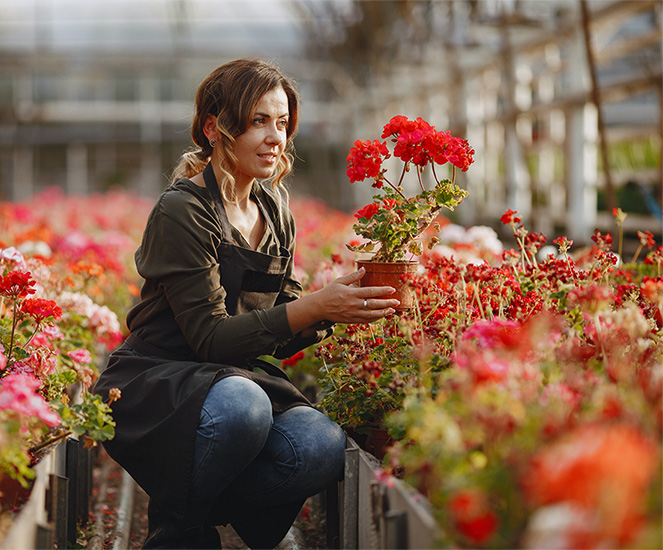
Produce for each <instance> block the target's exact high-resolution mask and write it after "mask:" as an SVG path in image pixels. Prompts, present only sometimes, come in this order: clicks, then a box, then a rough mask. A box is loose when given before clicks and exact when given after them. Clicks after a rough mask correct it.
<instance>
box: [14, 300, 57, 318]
mask: <svg viewBox="0 0 663 550" xmlns="http://www.w3.org/2000/svg"><path fill="white" fill-rule="evenodd" d="M21 311H22V312H23V313H26V314H28V315H30V316H31V317H32V318H33V319H34V320H35V321H37V324H39V323H41V322H42V321H43V320H44V319H47V318H48V317H53V318H54V319H59V318H60V317H62V308H61V307H60V306H59V305H57V304H56V303H55V302H54V301H53V300H44V299H43V298H26V300H25V301H24V302H23V305H22V306H21Z"/></svg>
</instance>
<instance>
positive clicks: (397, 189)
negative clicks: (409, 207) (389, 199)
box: [383, 172, 406, 198]
mask: <svg viewBox="0 0 663 550" xmlns="http://www.w3.org/2000/svg"><path fill="white" fill-rule="evenodd" d="M404 173H405V172H403V174H404ZM383 179H384V181H386V182H387V183H388V184H389V187H391V188H392V189H393V190H394V191H396V193H398V194H399V195H400V196H401V197H403V198H406V197H405V195H404V194H403V192H402V191H401V190H400V184H401V182H402V181H403V177H402V176H401V179H400V181H399V182H398V185H399V187H396V186H395V185H394V184H393V183H391V182H390V181H389V179H388V178H383Z"/></svg>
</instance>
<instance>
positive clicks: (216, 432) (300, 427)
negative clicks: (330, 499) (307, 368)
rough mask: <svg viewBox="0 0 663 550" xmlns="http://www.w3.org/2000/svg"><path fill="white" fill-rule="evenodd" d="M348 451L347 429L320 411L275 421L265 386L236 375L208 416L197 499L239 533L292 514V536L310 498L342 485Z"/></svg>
mask: <svg viewBox="0 0 663 550" xmlns="http://www.w3.org/2000/svg"><path fill="white" fill-rule="evenodd" d="M344 450H345V434H344V433H343V430H341V428H340V427H339V426H338V425H337V424H336V423H334V422H332V421H331V420H330V419H329V418H327V417H326V416H325V415H324V414H322V413H321V412H320V411H317V410H315V409H313V408H311V407H306V406H297V407H293V408H292V409H289V410H287V411H285V412H282V413H277V414H274V413H273V412H272V405H271V402H270V400H269V398H268V397H267V394H266V393H265V392H264V391H263V390H262V388H260V386H258V385H257V384H256V383H255V382H253V381H251V380H249V379H247V378H244V377H242V376H230V377H227V378H224V379H222V380H220V381H218V382H216V383H215V384H214V385H213V386H212V387H211V388H210V391H209V393H208V394H207V397H206V399H205V402H204V404H203V408H202V410H201V413H200V424H199V425H198V431H197V434H196V443H195V449H194V458H193V472H192V479H191V486H190V493H189V495H190V500H191V502H193V503H195V504H194V505H195V506H197V507H198V508H199V509H200V510H201V511H202V510H203V509H205V508H206V507H207V506H209V513H208V514H206V515H207V518H208V519H207V523H208V524H216V523H215V522H216V521H222V522H224V523H225V522H230V523H232V524H233V526H234V527H235V528H236V529H235V530H236V531H238V532H239V530H238V529H237V526H238V525H242V522H244V521H249V522H251V521H252V518H255V516H258V519H259V516H260V515H261V514H256V511H263V512H264V513H267V514H269V513H270V510H271V512H273V513H274V514H275V515H276V516H278V515H279V514H281V515H283V514H284V513H285V512H284V510H286V509H289V510H290V512H288V513H285V515H284V517H283V521H282V522H281V523H288V525H287V526H284V527H285V531H284V532H283V535H285V532H287V529H288V528H289V527H290V524H291V523H292V521H294V519H295V517H296V515H297V512H298V511H299V508H300V507H301V505H302V504H303V502H304V501H305V500H306V499H307V498H308V497H310V496H312V495H315V494H317V493H319V492H321V491H323V490H324V489H325V488H327V487H329V486H330V485H332V484H333V483H335V482H337V481H340V480H341V478H342V477H343V465H344V459H345V454H344ZM288 505H291V506H288ZM293 512H294V516H293V517H292V518H290V516H291V515H292V514H293ZM203 515H205V514H203ZM286 516H287V517H286ZM258 525H260V524H259V523H258ZM247 528H248V529H249V530H250V529H251V528H252V526H247ZM239 534H240V536H241V535H242V533H239ZM279 540H280V539H279ZM279 540H276V542H275V544H276V543H278V542H279ZM250 546H251V545H250Z"/></svg>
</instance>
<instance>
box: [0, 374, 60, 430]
mask: <svg viewBox="0 0 663 550" xmlns="http://www.w3.org/2000/svg"><path fill="white" fill-rule="evenodd" d="M40 385H41V384H40V382H39V380H37V379H36V378H35V377H34V376H32V375H30V374H22V373H12V374H9V375H7V376H6V377H5V378H3V379H2V380H0V410H5V411H8V412H9V413H15V414H18V415H19V416H26V417H36V418H38V419H39V420H41V421H43V422H44V423H46V424H47V425H49V426H57V425H58V424H59V423H60V417H59V416H58V415H57V414H56V413H55V412H53V411H52V410H51V409H50V407H49V406H48V403H46V401H44V398H43V397H42V396H41V395H39V394H38V393H36V390H37V389H38V388H39V387H40Z"/></svg>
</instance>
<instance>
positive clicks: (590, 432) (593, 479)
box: [522, 424, 660, 542]
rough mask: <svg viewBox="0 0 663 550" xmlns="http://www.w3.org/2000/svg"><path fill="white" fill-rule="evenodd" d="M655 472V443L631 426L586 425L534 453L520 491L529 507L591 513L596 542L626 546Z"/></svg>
mask: <svg viewBox="0 0 663 550" xmlns="http://www.w3.org/2000/svg"><path fill="white" fill-rule="evenodd" d="M659 467H660V463H659V449H658V447H657V445H656V443H655V442H654V441H653V440H652V439H650V438H648V437H646V436H645V435H644V434H642V433H641V432H640V431H639V430H638V429H637V428H636V427H634V426H631V425H627V424H587V425H584V426H581V427H579V428H577V429H576V430H574V431H573V432H571V433H569V434H568V435H567V436H565V437H563V438H561V439H559V440H558V441H556V442H555V443H553V444H552V445H550V446H549V447H547V448H544V449H543V450H542V451H540V452H538V453H537V454H535V455H534V457H533V458H532V460H531V462H530V466H529V469H528V470H527V471H526V473H525V475H524V476H523V478H522V486H523V490H524V493H525V497H526V499H527V500H529V502H530V503H531V504H532V505H534V506H544V505H547V504H553V503H560V502H569V503H572V504H575V505H578V506H580V507H581V508H584V509H587V510H589V511H592V512H593V513H595V514H596V516H597V518H598V522H597V524H596V530H595V532H594V535H595V536H596V537H597V539H598V540H619V541H621V542H627V541H628V540H631V539H632V538H633V537H634V536H635V535H636V534H637V528H638V527H639V525H640V519H641V517H642V515H643V508H644V504H645V497H646V494H647V489H648V486H649V484H650V483H651V482H652V479H653V477H654V475H655V473H656V470H657V468H659Z"/></svg>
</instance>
